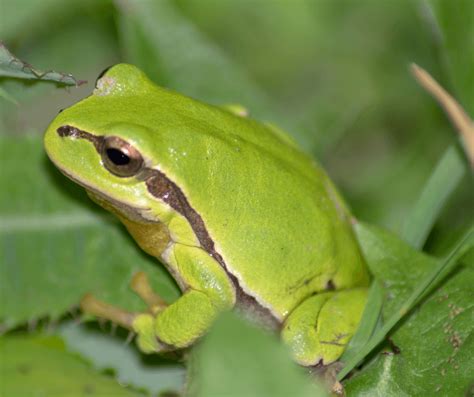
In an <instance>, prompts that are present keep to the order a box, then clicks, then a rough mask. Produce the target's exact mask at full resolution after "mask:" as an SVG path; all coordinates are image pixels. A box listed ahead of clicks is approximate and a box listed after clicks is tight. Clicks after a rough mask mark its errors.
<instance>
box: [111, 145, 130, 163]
mask: <svg viewBox="0 0 474 397" xmlns="http://www.w3.org/2000/svg"><path fill="white" fill-rule="evenodd" d="M107 157H108V158H109V159H110V161H112V163H114V164H115V165H127V164H128V163H130V157H128V156H127V155H126V154H125V153H123V152H121V151H120V150H118V149H107Z"/></svg>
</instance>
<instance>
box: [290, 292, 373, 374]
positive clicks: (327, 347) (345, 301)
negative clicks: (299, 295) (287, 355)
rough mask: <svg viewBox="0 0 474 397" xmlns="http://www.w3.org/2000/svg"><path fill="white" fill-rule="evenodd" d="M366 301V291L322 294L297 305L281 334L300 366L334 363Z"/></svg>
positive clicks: (356, 325)
mask: <svg viewBox="0 0 474 397" xmlns="http://www.w3.org/2000/svg"><path fill="white" fill-rule="evenodd" d="M366 300H367V288H354V289H350V290H343V291H334V292H333V291H331V292H323V293H320V294H317V295H313V296H311V297H309V298H308V299H306V300H304V301H303V302H302V303H301V304H300V305H299V306H297V307H296V308H295V309H294V310H293V311H292V312H291V314H290V315H289V316H288V318H287V319H286V321H285V324H284V326H283V329H282V332H281V335H282V338H283V340H284V341H285V342H286V343H287V344H288V345H289V347H290V349H291V351H292V354H293V357H294V359H295V360H296V361H297V362H298V363H299V364H301V365H304V366H308V367H309V366H314V365H327V364H330V363H332V362H334V361H336V360H337V359H338V358H339V357H340V356H341V355H342V353H343V352H344V350H345V348H346V345H347V344H348V342H349V340H350V339H351V337H352V335H353V334H354V332H355V331H356V329H357V327H358V325H359V322H360V318H361V316H362V312H363V310H364V306H365V303H366Z"/></svg>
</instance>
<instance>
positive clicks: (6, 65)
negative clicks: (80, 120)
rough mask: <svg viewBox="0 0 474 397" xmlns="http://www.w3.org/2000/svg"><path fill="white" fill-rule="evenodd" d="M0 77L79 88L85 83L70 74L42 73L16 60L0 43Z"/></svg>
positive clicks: (49, 71) (51, 71)
mask: <svg viewBox="0 0 474 397" xmlns="http://www.w3.org/2000/svg"><path fill="white" fill-rule="evenodd" d="M0 77H14V78H17V79H27V80H43V81H55V82H56V83H60V84H64V85H75V86H79V85H81V84H83V83H85V81H83V80H76V79H75V78H74V76H72V75H71V74H66V73H60V72H55V71H53V70H48V71H42V70H39V69H36V68H34V67H33V66H31V65H29V64H28V63H26V62H23V61H21V60H20V59H18V58H16V57H15V56H14V55H13V54H12V53H10V51H8V49H7V48H6V47H5V45H4V44H3V43H1V42H0Z"/></svg>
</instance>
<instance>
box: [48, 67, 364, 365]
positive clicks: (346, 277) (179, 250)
mask: <svg viewBox="0 0 474 397" xmlns="http://www.w3.org/2000/svg"><path fill="white" fill-rule="evenodd" d="M45 146H46V151H47V153H48V156H49V157H50V159H51V160H52V161H53V163H54V164H55V165H56V166H57V167H58V168H59V169H60V170H61V171H62V172H63V173H64V174H65V175H66V176H67V177H69V178H70V179H72V180H73V181H74V182H76V183H78V184H79V185H81V186H83V187H84V188H85V189H86V190H87V192H88V194H89V196H90V197H91V198H92V199H93V200H94V201H95V202H97V203H98V204H99V205H101V206H102V207H104V208H105V209H106V210H108V211H110V212H112V213H113V214H114V215H116V216H117V217H118V218H119V219H120V221H121V222H123V224H124V225H125V226H126V228H127V229H128V231H129V232H130V234H131V235H132V236H133V238H134V239H135V240H136V242H137V243H138V245H139V246H140V247H141V248H142V249H143V250H144V251H145V252H147V253H148V254H150V255H152V256H154V257H156V258H157V259H159V260H160V261H161V262H162V263H163V264H164V265H165V266H166V268H167V269H168V271H169V272H170V273H171V275H172V276H173V277H174V278H175V279H176V282H177V284H178V285H179V287H180V288H181V290H182V296H181V297H180V298H179V299H177V300H176V301H175V302H173V303H170V304H167V303H165V302H164V301H163V300H162V299H161V298H160V297H159V296H158V295H157V294H155V293H154V292H153V291H152V290H151V289H150V286H149V284H148V282H147V279H146V277H145V276H144V275H143V274H142V273H139V274H138V275H137V276H136V277H135V278H134V280H133V281H132V286H133V288H134V289H135V291H136V292H138V294H139V295H140V296H141V297H142V298H143V299H144V300H145V302H146V303H147V304H148V306H149V311H148V312H146V313H128V312H125V311H123V310H120V309H118V308H115V307H114V306H112V305H108V304H105V303H103V302H100V301H98V300H97V299H95V298H94V297H92V296H89V297H87V298H85V299H84V301H83V307H84V308H85V310H86V311H89V312H91V313H94V314H96V315H99V316H101V317H105V318H108V319H111V320H113V321H115V322H118V323H119V324H122V325H124V326H127V327H129V328H130V329H132V330H134V331H135V332H136V333H137V334H138V338H137V341H138V345H139V347H140V349H142V350H143V351H144V352H160V351H169V350H174V349H181V348H185V347H188V346H190V345H191V344H192V343H193V342H195V341H196V339H198V338H199V337H200V336H202V335H203V334H204V333H205V332H206V330H207V329H208V328H209V327H210V326H211V324H212V322H213V320H214V319H215V318H216V316H217V315H218V314H219V313H220V312H222V311H224V310H229V309H232V308H238V309H239V310H240V311H242V312H244V313H246V314H247V315H248V316H250V317H251V318H253V319H255V320H256V321H258V322H260V323H262V324H264V325H266V326H270V327H274V328H275V329H277V330H279V331H280V333H281V337H282V339H283V340H284V341H285V342H286V343H287V344H288V345H289V346H290V348H291V351H292V353H293V355H294V358H295V360H296V361H297V362H298V363H300V364H302V365H306V366H310V365H315V364H328V363H331V362H333V361H335V360H337V358H338V357H339V356H340V355H341V354H342V352H343V351H344V348H345V346H346V345H347V343H348V341H349V340H350V338H351V336H352V335H353V333H354V331H355V329H356V327H357V325H358V323H359V321H360V317H361V313H362V311H363V308H364V305H365V302H366V298H367V286H368V284H369V275H368V271H367V268H366V266H365V264H364V261H363V259H362V256H361V253H360V251H359V248H358V245H357V242H356V240H355V238H354V235H353V231H352V229H351V224H350V214H349V212H348V209H347V207H346V205H345V204H344V202H343V200H342V199H341V197H340V196H339V194H338V192H337V191H336V189H335V187H334V186H333V184H332V182H331V181H330V180H329V178H328V176H327V175H326V173H325V172H324V170H323V169H321V167H319V166H318V165H317V164H316V163H315V162H314V161H313V160H312V159H311V158H310V157H309V156H307V155H305V154H304V153H303V152H302V151H301V150H300V149H298V147H297V146H296V144H295V143H293V141H292V140H291V139H290V138H289V136H287V135H286V134H285V133H284V132H281V131H280V130H279V129H277V128H276V127H273V126H271V125H269V124H265V123H261V122H258V121H255V120H253V119H251V118H249V117H246V115H245V112H242V109H241V108H240V107H236V106H233V107H232V106H229V107H227V108H226V107H216V106H211V105H208V104H205V103H202V102H199V101H197V100H194V99H191V98H188V97H186V96H183V95H180V94H177V93H175V92H172V91H169V90H167V89H163V88H161V87H158V86H156V85H155V84H153V83H152V82H151V81H150V80H149V79H148V78H147V77H146V76H145V74H144V73H143V72H141V71H140V70H139V69H137V68H136V67H134V66H131V65H127V64H119V65H116V66H114V67H112V68H111V69H109V70H108V71H107V72H106V73H105V74H104V75H103V76H102V77H101V78H100V79H99V80H98V82H97V85H96V88H95V90H94V92H93V94H92V95H91V96H89V97H87V98H85V99H84V100H82V101H80V102H79V103H77V104H75V105H73V106H71V107H70V108H67V109H65V110H64V111H63V112H61V113H60V114H58V116H57V117H56V118H55V119H54V121H53V122H52V123H51V125H50V126H49V128H48V130H47V132H46V135H45Z"/></svg>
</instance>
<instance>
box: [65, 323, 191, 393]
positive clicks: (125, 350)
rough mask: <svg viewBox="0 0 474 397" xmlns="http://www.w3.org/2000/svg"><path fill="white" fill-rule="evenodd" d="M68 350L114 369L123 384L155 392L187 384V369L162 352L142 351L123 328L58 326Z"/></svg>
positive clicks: (97, 364) (94, 363) (94, 365)
mask: <svg viewBox="0 0 474 397" xmlns="http://www.w3.org/2000/svg"><path fill="white" fill-rule="evenodd" d="M58 333H59V335H61V337H62V338H63V340H64V343H65V344H66V346H67V348H68V351H72V352H76V353H79V354H80V355H81V357H83V358H85V359H86V360H87V361H88V362H90V363H91V364H92V365H93V367H94V368H95V369H96V370H99V371H101V370H102V371H103V370H106V369H109V370H113V371H114V374H115V377H116V379H117V380H118V381H119V382H120V383H121V384H126V385H130V386H132V387H134V388H137V389H140V390H142V389H144V390H146V391H147V392H149V393H151V394H152V395H157V394H158V393H162V392H168V391H175V392H178V391H180V390H182V389H183V387H184V377H185V369H184V367H183V366H181V365H178V364H177V363H176V362H171V361H169V360H165V359H164V358H163V356H161V355H159V354H152V355H146V356H145V355H144V354H141V353H140V352H139V351H138V349H137V347H136V346H135V345H134V344H133V343H125V339H124V335H123V333H120V332H108V333H106V332H103V330H100V329H98V328H97V327H95V328H94V327H91V326H90V325H89V324H81V325H79V324H74V323H72V322H69V323H66V324H64V325H62V326H61V327H60V328H59V330H58Z"/></svg>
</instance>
